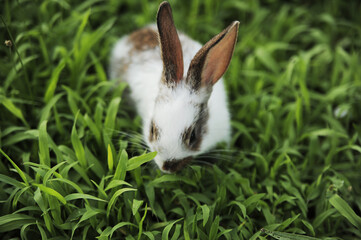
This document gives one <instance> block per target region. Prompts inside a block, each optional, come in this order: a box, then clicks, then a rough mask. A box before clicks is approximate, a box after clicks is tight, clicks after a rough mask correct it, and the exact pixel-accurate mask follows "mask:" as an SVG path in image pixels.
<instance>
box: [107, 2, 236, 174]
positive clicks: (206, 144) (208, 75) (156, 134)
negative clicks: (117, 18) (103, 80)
mask: <svg viewBox="0 0 361 240" xmlns="http://www.w3.org/2000/svg"><path fill="white" fill-rule="evenodd" d="M238 26H239V22H238V21H235V22H233V23H232V24H231V25H229V26H228V27H227V28H226V29H225V30H223V31H222V32H221V33H220V34H218V35H216V36H215V37H213V38H212V39H211V40H210V41H208V42H207V43H206V44H205V45H204V46H203V47H202V45H201V44H199V43H198V42H196V41H194V40H192V39H190V38H189V37H188V36H186V35H185V34H183V33H180V32H179V33H177V30H176V28H175V26H174V22H173V17H172V10H171V7H170V5H169V3H168V2H163V3H161V4H160V6H159V10H158V14H157V26H156V25H150V26H148V27H146V28H143V29H140V30H138V31H135V32H133V33H131V34H130V35H127V36H125V37H123V38H121V39H120V40H119V41H118V42H117V43H116V45H115V47H114V49H113V51H112V54H111V59H110V77H111V79H120V80H124V81H126V82H127V83H128V84H129V86H130V90H131V98H132V99H133V101H134V102H135V104H136V108H137V112H138V113H139V114H140V115H141V117H142V120H143V135H144V139H145V141H146V143H147V144H148V146H149V148H150V150H151V151H157V152H158V154H157V156H156V157H155V159H154V160H155V162H156V164H157V165H158V167H159V168H160V169H161V170H162V171H164V172H174V171H177V170H180V169H181V168H183V167H184V166H185V165H186V164H187V163H188V162H189V161H190V160H191V159H192V157H193V156H195V155H198V154H201V153H204V152H205V151H207V150H209V149H210V148H212V147H214V146H215V145H216V144H217V143H218V142H221V141H226V142H229V141H230V114H229V111H228V108H227V98H226V93H225V89H224V85H223V80H222V78H221V77H222V75H223V74H224V72H225V71H226V69H227V67H228V65H229V62H230V61H231V58H232V54H233V50H234V47H235V44H236V41H237V34H238ZM187 69H188V72H186V71H185V70H187Z"/></svg>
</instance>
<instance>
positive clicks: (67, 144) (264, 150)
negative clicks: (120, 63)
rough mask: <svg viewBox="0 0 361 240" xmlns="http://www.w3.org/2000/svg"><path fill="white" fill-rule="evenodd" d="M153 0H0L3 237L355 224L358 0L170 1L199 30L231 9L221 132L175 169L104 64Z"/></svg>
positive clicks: (339, 235)
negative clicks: (226, 116)
mask: <svg viewBox="0 0 361 240" xmlns="http://www.w3.org/2000/svg"><path fill="white" fill-rule="evenodd" d="M159 3H160V1H151V0H142V1H133V0H109V1H101V0H84V1H80V0H74V1H67V0H44V1H39V0H37V1H33V0H16V1H14V0H4V1H2V2H1V23H0V29H1V31H0V36H1V47H0V53H1V58H0V83H1V84H0V136H1V138H0V149H1V150H0V235H1V236H2V239H19V238H20V239H40V238H42V239H70V238H72V239H95V238H98V239H296V240H297V239H299V240H301V239H315V238H321V239H360V238H361V218H360V215H361V184H360V182H361V146H360V144H361V124H360V123H361V120H360V119H361V94H360V93H361V68H360V66H361V59H360V50H361V41H360V39H361V14H360V12H361V5H360V4H359V2H358V1H352V0H351V1H341V0H340V1H336V0H331V1H310V0H306V1H288V2H287V3H286V2H285V1H276V0H237V1H236V0H223V1H217V0H204V1H199V0H182V1H180V0H174V1H171V5H172V6H173V12H174V18H175V23H176V25H177V27H178V28H179V29H181V30H183V31H184V32H186V33H187V34H189V35H190V36H192V37H193V38H195V39H197V40H199V41H201V42H205V41H207V40H208V39H210V38H211V37H212V36H213V35H215V34H217V33H218V32H220V31H221V30H222V29H223V28H224V27H226V26H227V25H228V24H229V23H230V22H231V21H233V20H239V21H240V22H241V25H240V31H239V40H238V43H237V46H236V49H235V54H234V57H233V60H232V62H231V65H230V67H229V69H228V71H227V73H226V76H225V79H226V84H227V89H228V92H229V105H230V108H231V112H232V119H233V120H232V126H233V138H232V144H231V146H230V148H226V147H225V146H219V147H218V148H217V149H215V150H213V151H211V152H210V153H208V154H205V155H204V156H200V157H199V158H198V159H197V160H196V161H194V163H193V164H192V165H190V166H189V167H187V168H186V169H185V170H183V171H181V172H180V173H177V174H175V175H167V174H162V173H161V172H160V171H159V170H158V169H156V167H155V165H154V164H152V162H151V161H150V160H151V159H152V158H153V157H154V154H155V153H149V152H147V151H146V148H145V147H144V145H143V143H142V141H141V135H140V133H141V119H140V118H139V116H137V115H136V113H135V111H134V109H133V107H132V105H131V104H130V102H129V99H128V98H127V97H126V94H123V92H124V90H125V91H126V90H127V87H126V85H125V84H120V85H117V86H114V85H113V82H111V81H108V79H107V67H108V58H109V53H110V51H111V47H112V46H113V44H114V43H115V41H116V40H117V39H118V38H119V37H120V36H122V35H124V34H127V33H129V32H131V31H132V30H134V29H137V28H139V27H142V26H144V25H146V24H148V23H150V22H152V21H154V19H155V14H156V11H157V8H158V5H159ZM6 40H10V41H7V42H6V44H4V42H5V41H6ZM140 165H141V166H140Z"/></svg>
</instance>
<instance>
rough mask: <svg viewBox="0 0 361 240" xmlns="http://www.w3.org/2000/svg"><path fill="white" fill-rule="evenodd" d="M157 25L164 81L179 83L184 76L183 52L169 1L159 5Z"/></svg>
mask: <svg viewBox="0 0 361 240" xmlns="http://www.w3.org/2000/svg"><path fill="white" fill-rule="evenodd" d="M157 25H158V31H159V38H160V47H161V54H162V60H163V74H164V79H163V81H165V83H167V84H171V83H177V82H179V81H180V80H181V79H182V77H183V54H182V46H181V43H180V41H179V38H178V34H177V29H176V28H175V26H174V22H173V17H172V9H171V7H170V4H169V3H168V2H162V3H161V4H160V6H159V10H158V14H157Z"/></svg>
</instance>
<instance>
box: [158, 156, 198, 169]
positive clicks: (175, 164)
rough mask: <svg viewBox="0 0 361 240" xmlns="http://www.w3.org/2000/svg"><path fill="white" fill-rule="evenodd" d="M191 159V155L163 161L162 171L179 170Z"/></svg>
mask: <svg viewBox="0 0 361 240" xmlns="http://www.w3.org/2000/svg"><path fill="white" fill-rule="evenodd" d="M191 160H192V157H186V158H183V159H180V160H175V159H172V160H169V161H165V162H164V164H163V166H162V169H163V170H164V171H169V172H177V171H179V170H181V169H182V168H184V166H185V165H187V164H188V163H189V162H190V161H191Z"/></svg>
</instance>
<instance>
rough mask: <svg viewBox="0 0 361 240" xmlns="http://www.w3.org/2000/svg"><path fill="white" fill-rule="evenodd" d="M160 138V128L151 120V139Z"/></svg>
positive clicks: (151, 140)
mask: <svg viewBox="0 0 361 240" xmlns="http://www.w3.org/2000/svg"><path fill="white" fill-rule="evenodd" d="M157 139H159V129H158V127H157V126H156V125H155V123H154V121H152V122H151V125H150V133H149V141H150V142H153V141H156V140H157Z"/></svg>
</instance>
